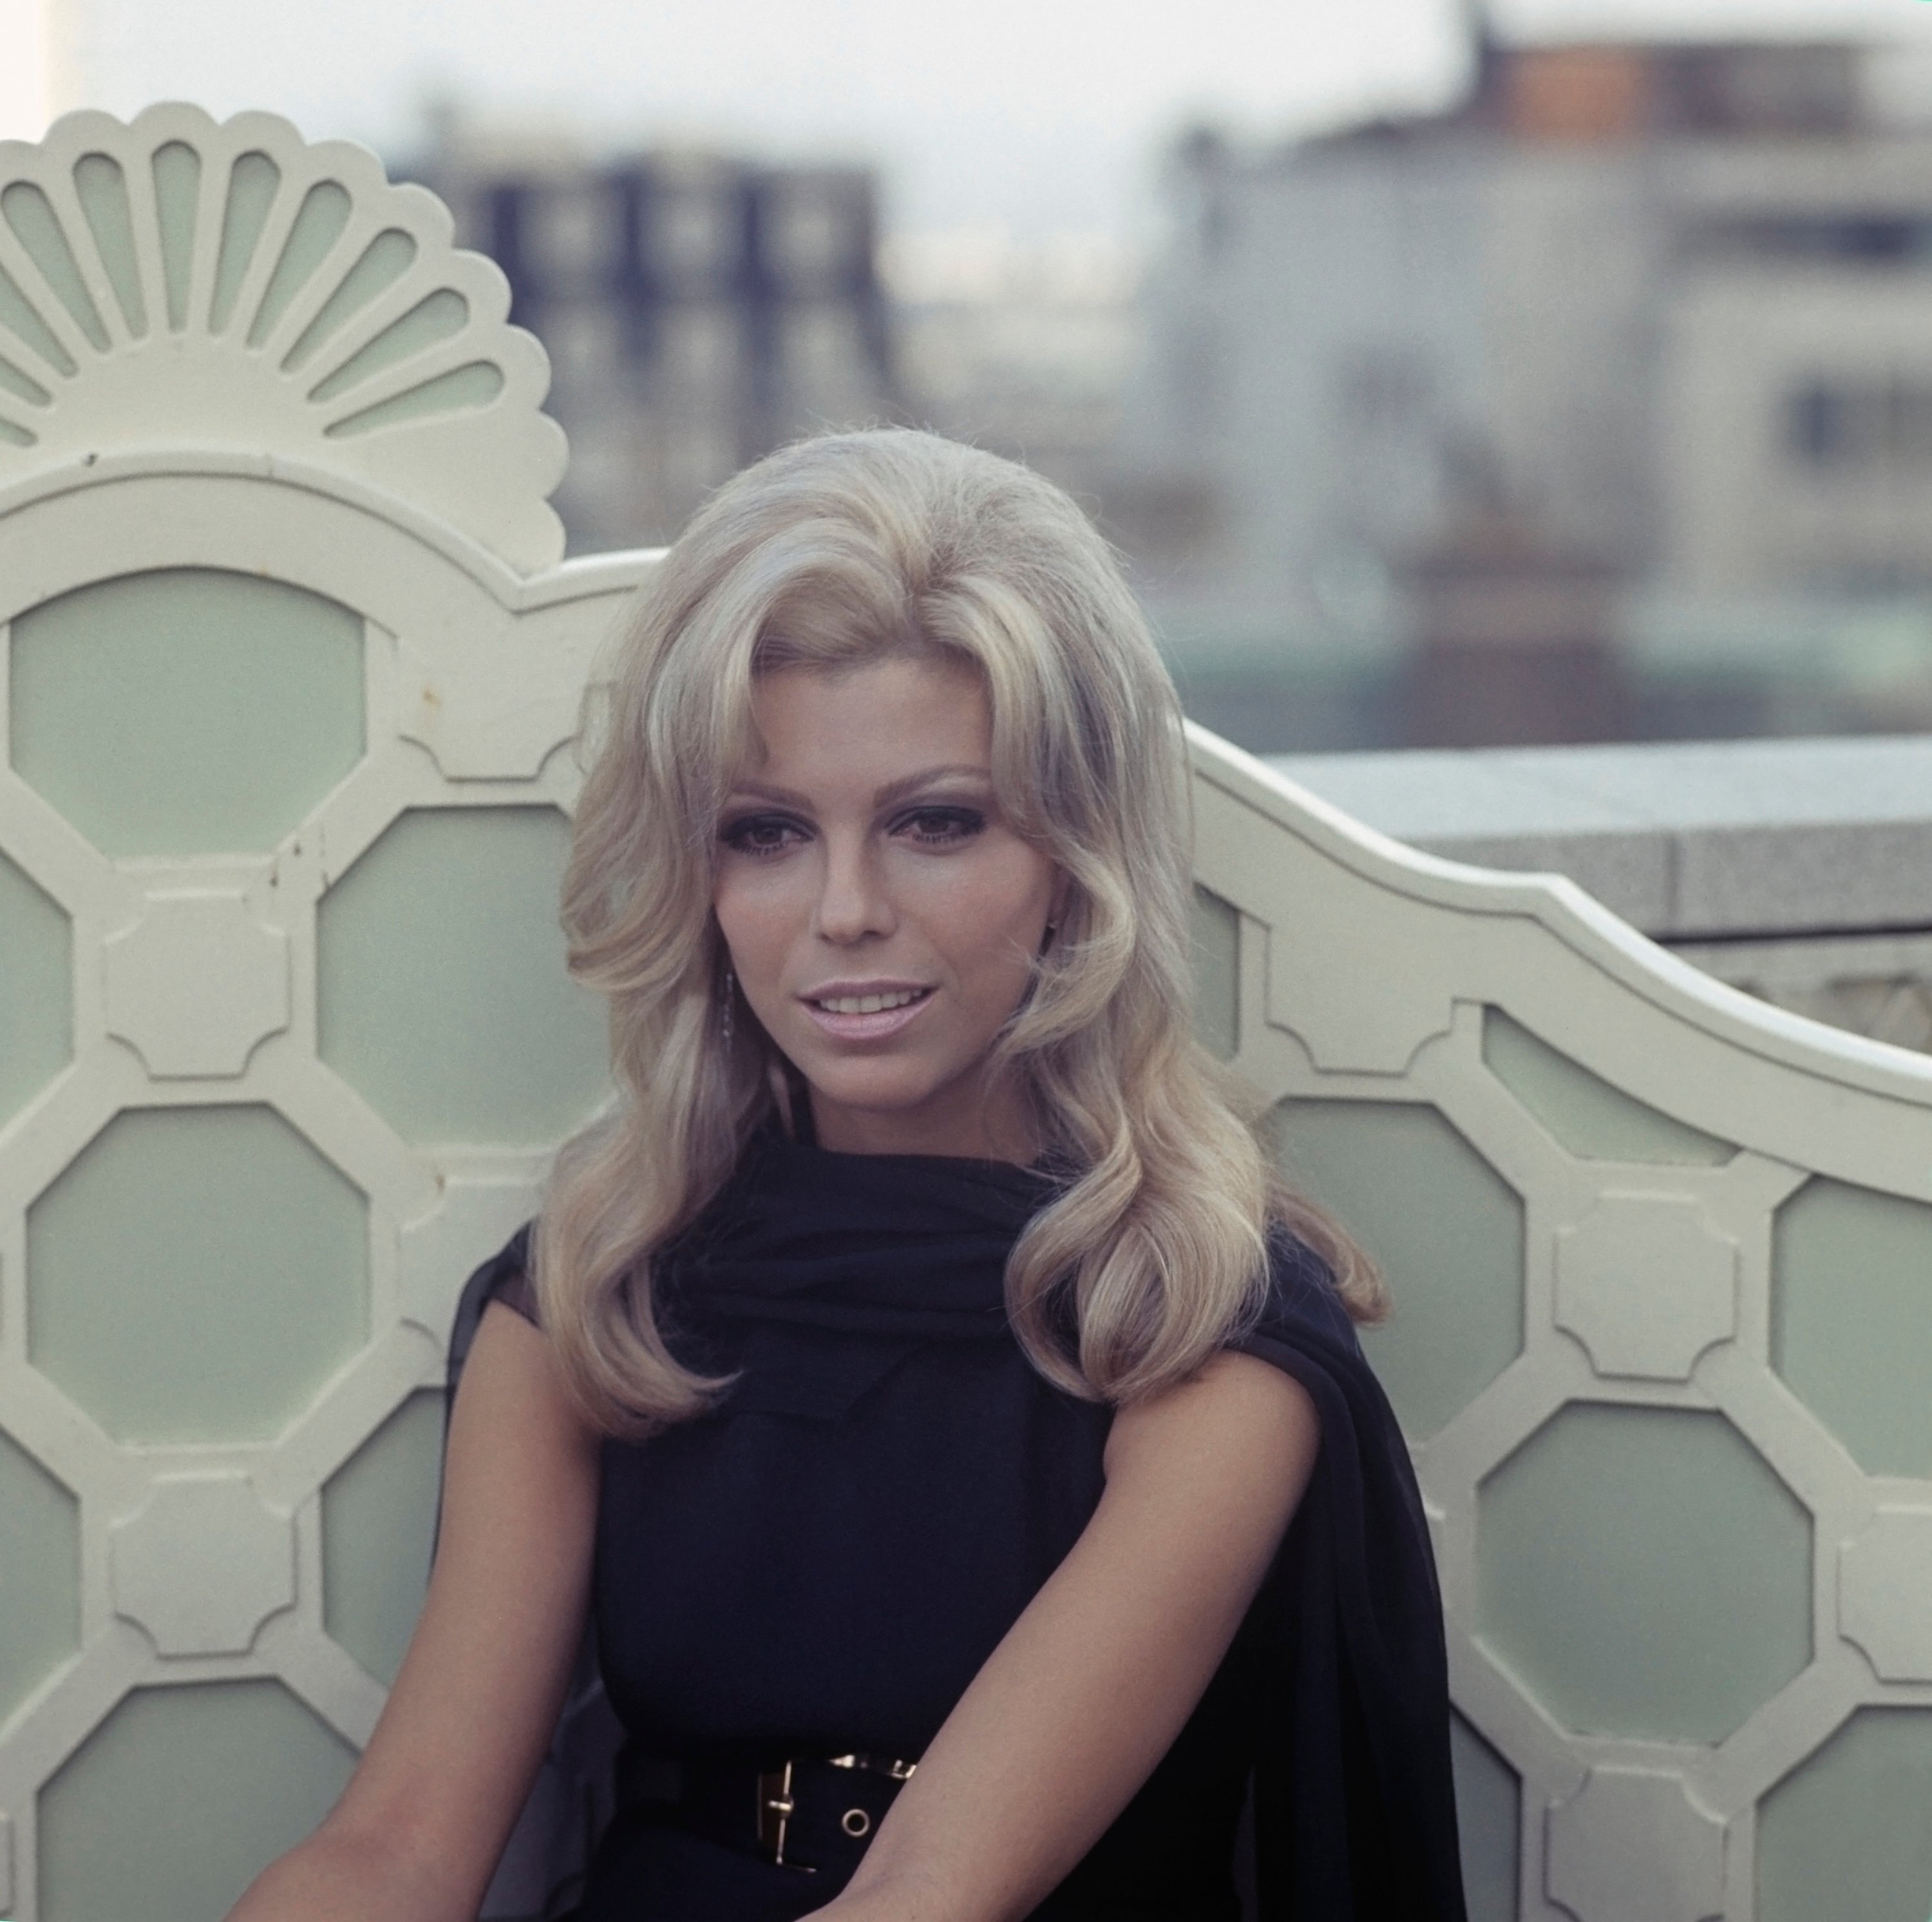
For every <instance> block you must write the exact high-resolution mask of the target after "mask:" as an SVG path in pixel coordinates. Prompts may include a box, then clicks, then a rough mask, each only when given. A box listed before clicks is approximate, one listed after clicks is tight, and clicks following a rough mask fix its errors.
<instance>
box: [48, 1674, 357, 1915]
mask: <svg viewBox="0 0 1932 1922" xmlns="http://www.w3.org/2000/svg"><path fill="white" fill-rule="evenodd" d="M355 1761H356V1755H355V1752H354V1751H353V1749H351V1748H350V1746H348V1744H347V1743H345V1742H344V1741H343V1740H341V1737H338V1736H337V1735H335V1734H333V1733H332V1731H330V1730H329V1729H328V1728H326V1727H325V1726H324V1725H323V1724H322V1723H321V1722H319V1721H318V1720H317V1719H316V1718H315V1716H314V1715H312V1714H311V1713H310V1712H309V1711H308V1709H306V1708H305V1707H303V1706H302V1704H301V1703H300V1702H299V1701H297V1700H296V1698H295V1697H294V1696H293V1695H291V1694H290V1692H288V1690H287V1689H285V1688H284V1687H283V1686H282V1685H281V1683H279V1682H267V1681H248V1682H203V1683H191V1684H188V1685H185V1686H176V1687H173V1688H147V1689H136V1690H135V1691H134V1692H133V1693H132V1694H131V1695H129V1696H128V1697H127V1698H126V1700H125V1701H123V1702H122V1703H121V1705H120V1707H118V1708H117V1709H115V1711H114V1713H113V1714H112V1715H110V1716H109V1717H108V1718H107V1720H106V1721H105V1722H103V1723H102V1724H101V1726H100V1727H99V1728H97V1729H96V1730H95V1731H94V1733H93V1734H92V1735H90V1736H89V1737H88V1738H87V1740H86V1741H85V1742H84V1743H82V1745H81V1746H80V1749H78V1750H77V1752H75V1754H74V1757H73V1758H72V1759H71V1761H68V1763H67V1764H66V1765H65V1767H62V1769H61V1770H60V1772H59V1773H58V1774H56V1775H55V1776H54V1777H53V1778H52V1780H51V1781H49V1782H48V1784H47V1785H46V1787H45V1788H43V1790H42V1791H40V1821H39V1828H40V1917H41V1922H212V1918H213V1917H217V1916H220V1915H225V1914H226V1913H227V1912H228V1911H229V1908H232V1907H233V1905H234V1904H235V1902H236V1900H237V1899H239V1896H240V1895H241V1893H242V1890H244V1889H245V1888H246V1887H248V1884H250V1883H251V1881H254V1879H255V1878H256V1876H257V1875H259V1874H260V1873H261V1872H262V1870H263V1869H265V1868H266V1867H267V1866H268V1865H269V1863H271V1862H272V1861H273V1860H275V1857H277V1856H278V1855H280V1854H283V1853H284V1851H287V1850H288V1849H290V1848H293V1846H294V1845H296V1843H297V1842H299V1841H301V1840H302V1838H303V1836H305V1835H307V1834H308V1833H310V1832H311V1830H313V1829H314V1827H315V1826H316V1824H317V1823H318V1822H319V1821H321V1819H322V1818H323V1816H324V1815H326V1814H327V1813H328V1812H329V1809H330V1807H331V1806H332V1804H333V1803H334V1802H335V1799H336V1797H338V1795H340V1794H341V1792H342V1788H343V1785H344V1783H345V1782H347V1780H348V1779H349V1771H350V1769H351V1768H352V1767H353V1766H354V1765H355Z"/></svg>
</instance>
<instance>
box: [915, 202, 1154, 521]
mask: <svg viewBox="0 0 1932 1922" xmlns="http://www.w3.org/2000/svg"><path fill="white" fill-rule="evenodd" d="M880 260H881V268H882V272H883V276H884V279H885V283H886V292H887V294H888V296H889V299H890V301H891V307H892V322H893V332H894V344H895V368H896V369H897V371H898V378H899V387H900V391H901V394H902V395H903V396H904V401H905V404H906V407H907V410H908V412H909V413H910V416H911V418H913V419H916V421H917V422H919V424H920V425H922V426H926V427H930V428H933V429H934V430H935V431H937V432H938V433H941V434H950V435H953V436H954V437H956V438H959V439H961V440H970V441H971V442H973V443H974V444H975V445H976V446H982V447H986V448H990V449H992V450H993V451H994V452H996V453H1001V454H1005V455H1009V456H1010V457H1011V458H1015V459H1018V460H1022V461H1026V462H1028V464H1030V465H1031V466H1033V467H1037V468H1038V469H1039V470H1040V471H1041V472H1043V473H1047V474H1050V475H1052V476H1053V478H1054V479H1056V480H1059V481H1061V482H1064V483H1066V484H1069V485H1073V486H1074V487H1076V488H1080V489H1082V490H1083V491H1084V490H1085V488H1087V487H1088V485H1089V484H1090V483H1091V481H1092V479H1094V475H1095V473H1096V471H1097V468H1098V467H1100V465H1101V464H1103V462H1104V461H1106V458H1107V456H1108V455H1109V452H1110V450H1111V449H1112V446H1113V445H1114V443H1115V440H1116V438H1117V437H1118V433H1119V431H1120V409H1121V394H1122V392H1123V390H1124V387H1125V386H1126V383H1127V378H1128V376H1129V374H1130V371H1131V370H1132V368H1133V365H1134V362H1135V360H1136V357H1137V355H1138V353H1139V341H1140V317H1139V307H1138V300H1137V296H1138V294H1139V279H1140V270H1141V260H1140V256H1139V253H1138V251H1136V249H1135V248H1133V247H1131V246H1130V245H1128V244H1127V243H1126V242H1124V241H1121V240H1119V239H1115V238H1114V237H1112V236H1109V235H1106V234H1062V235H1059V236H1052V237H1049V238H1045V239H1025V240H1022V239H1019V238H1018V237H1016V236H1014V235H1013V234H1012V233H1010V232H1009V231H1008V230H1007V229H1006V228H1005V227H1003V226H1001V225H999V224H996V223H989V224H986V225H984V226H978V227H968V228H964V229H961V230H955V231H952V232H938V233H913V234H898V235H893V236H889V237H888V238H887V239H886V242H885V243H884V245H883V248H882V249H881V251H880Z"/></svg>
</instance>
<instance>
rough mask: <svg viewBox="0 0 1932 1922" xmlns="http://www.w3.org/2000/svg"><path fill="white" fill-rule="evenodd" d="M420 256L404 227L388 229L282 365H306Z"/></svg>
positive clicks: (346, 277) (321, 309)
mask: <svg viewBox="0 0 1932 1922" xmlns="http://www.w3.org/2000/svg"><path fill="white" fill-rule="evenodd" d="M415 260H416V242H415V241H414V240H413V239H411V238H410V236H409V235H407V234H406V233H404V232H403V230H402V229H401V227H386V228H385V229H384V230H383V231H382V232H381V233H379V234H378V235H377V236H376V238H375V239H374V240H372V241H371V242H370V243H369V245H368V246H367V247H365V248H364V249H363V250H362V257H361V258H360V259H359V260H357V262H356V264H355V266H353V267H351V268H350V270H349V271H348V272H347V273H346V274H345V275H343V277H342V279H341V283H340V284H339V285H338V287H336V290H335V292H334V293H332V294H331V295H330V296H329V298H328V299H326V300H325V301H324V302H323V303H322V305H321V306H320V307H319V308H317V310H316V314H315V318H314V320H311V322H310V323H308V326H306V327H305V328H304V329H302V338H301V339H300V340H299V341H296V344H295V345H294V346H293V347H291V348H290V350H289V353H288V358H287V359H286V360H284V362H282V365H284V367H287V368H299V367H302V366H305V365H307V363H308V359H309V357H310V356H311V355H312V354H313V353H314V352H315V350H316V349H317V347H320V346H321V345H322V344H323V342H324V341H327V340H329V339H330V338H332V337H333V336H334V335H336V334H338V333H339V332H341V330H342V329H343V328H344V326H347V323H349V322H350V320H353V319H354V318H355V317H356V315H357V314H360V313H361V312H362V310H363V308H365V307H367V306H368V305H369V303H370V302H371V301H372V300H374V299H375V298H376V296H377V295H378V294H379V293H382V292H383V290H384V289H385V288H386V287H391V286H393V285H394V284H395V282H396V281H399V280H401V278H402V277H403V275H404V274H406V273H407V272H409V270H410V266H411V265H412V264H413V263H414V261H415Z"/></svg>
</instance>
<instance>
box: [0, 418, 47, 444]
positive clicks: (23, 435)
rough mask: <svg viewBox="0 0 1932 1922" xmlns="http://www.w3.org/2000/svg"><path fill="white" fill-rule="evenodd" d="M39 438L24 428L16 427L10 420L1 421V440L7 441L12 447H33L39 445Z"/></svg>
mask: <svg viewBox="0 0 1932 1922" xmlns="http://www.w3.org/2000/svg"><path fill="white" fill-rule="evenodd" d="M39 438H40V437H39V436H38V435H37V434H30V433H29V432H28V431H27V430H26V428H24V427H16V426H15V425H13V422H11V421H10V420H0V440H4V441H5V442H6V443H7V445H8V446H10V447H31V446H36V445H37V443H38V441H39Z"/></svg>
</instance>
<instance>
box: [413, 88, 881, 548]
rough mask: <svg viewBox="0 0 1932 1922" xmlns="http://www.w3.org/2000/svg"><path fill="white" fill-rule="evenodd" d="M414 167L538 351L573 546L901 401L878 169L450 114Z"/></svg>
mask: <svg viewBox="0 0 1932 1922" xmlns="http://www.w3.org/2000/svg"><path fill="white" fill-rule="evenodd" d="M422 172H423V173H424V174H425V176H426V177H427V179H428V181H429V182H430V183H431V185H434V188H435V189H436V191H437V193H438V194H440V195H441V196H442V197H443V199H444V200H446V201H448V202H449V203H450V205H451V206H452V209H454V210H455V213H456V216H457V224H458V237H459V239H460V241H461V242H462V243H463V245H466V246H470V247H474V248H477V249H478V250H479V251H482V252H484V253H486V254H489V255H490V256H491V257H492V258H493V259H494V260H496V263H497V265H498V266H500V267H501V268H502V269H503V271H504V272H505V274H506V275H508V278H509V281H510V285H511V295H512V305H511V312H512V314H513V316H514V318H515V320H517V322H518V323H520V325H522V326H526V327H528V328H529V329H531V330H532V332H534V333H535V334H536V335H538V337H539V338H541V340H542V341H543V343H544V347H545V348H546V349H547V351H548V353H549V354H550V364H551V366H552V368H553V371H554V372H553V386H552V390H551V397H550V403H549V404H550V410H551V412H552V413H554V414H555V415H556V418H557V419H559V421H560V422H562V424H563V425H564V427H565V429H566V430H567V431H568V434H569V435H570V438H571V445H572V447H573V449H574V458H573V462H572V466H571V473H570V477H569V479H568V481H567V482H566V483H565V486H564V488H563V489H562V491H561V492H560V493H559V497H558V501H557V506H558V511H559V512H560V513H561V514H562V517H563V519H564V523H565V527H567V528H568V530H569V532H570V534H571V540H572V544H573V545H574V546H576V547H577V548H609V547H613V546H617V545H628V544H634V543H635V542H637V541H639V540H645V541H652V540H656V541H662V540H667V539H669V538H670V536H672V535H673V533H676V530H677V528H678V527H679V525H680V524H682V522H683V521H684V520H685V518H686V516H688V515H689V513H690V512H691V510H692V509H693V508H694V507H695V506H697V503H698V502H699V501H700V500H702V499H703V497H704V495H705V494H706V493H707V492H708V491H709V490H710V489H711V488H713V487H715V485H717V484H718V482H720V481H721V480H723V479H725V478H726V477H727V476H728V475H730V474H731V473H735V472H736V470H737V469H738V468H739V467H742V466H743V465H744V464H745V462H746V461H751V460H754V459H756V458H757V456H758V455H760V454H763V453H764V452H767V451H768V450H769V449H771V448H772V447H775V446H778V445H779V444H780V443H781V442H783V441H785V440H790V439H791V438H793V437H795V436H796V435H798V434H802V433H805V432H807V431H809V430H811V429H812V428H816V427H825V426H837V425H857V424H861V423H865V422H872V421H875V420H877V419H881V418H883V417H885V416H888V415H889V414H890V413H892V411H893V410H894V406H895V390H894V385H893V379H892V364H891V354H890V349H889V337H888V329H887V325H886V311H885V302H884V296H883V292H882V290H881V288H880V282H879V279H878V276H877V269H876V266H875V261H874V255H875V252H876V248H877V183H876V182H875V180H874V177H873V176H872V174H871V173H870V172H869V171H868V170H866V169H865V168H863V167H832V166H811V167H805V166H793V167H781V166H775V165H766V164H754V163H753V162H751V161H745V160H743V159H739V158H729V157H726V156H723V155H715V154H706V153H697V152H640V153H635V154H628V155H618V156H615V157H611V158H607V159H604V160H601V161H599V160H593V159H592V158H589V156H587V155H585V154H584V153H583V152H581V151H580V149H578V148H577V146H576V145H575V143H574V142H573V141H571V140H568V138H565V137H561V136H553V137H548V138H544V137H541V136H538V137H531V136H530V135H529V134H523V135H521V136H519V135H517V134H515V133H514V132H512V131H508V130H503V129H479V128H470V127H469V126H468V125H466V124H465V123H463V122H460V121H455V120H452V121H450V122H448V123H447V124H446V126H445V127H444V128H443V134H442V137H441V138H440V140H439V141H438V143H437V148H436V150H435V151H434V153H433V154H432V155H431V156H430V157H429V158H428V160H427V161H426V162H425V164H424V166H423V167H422Z"/></svg>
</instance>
